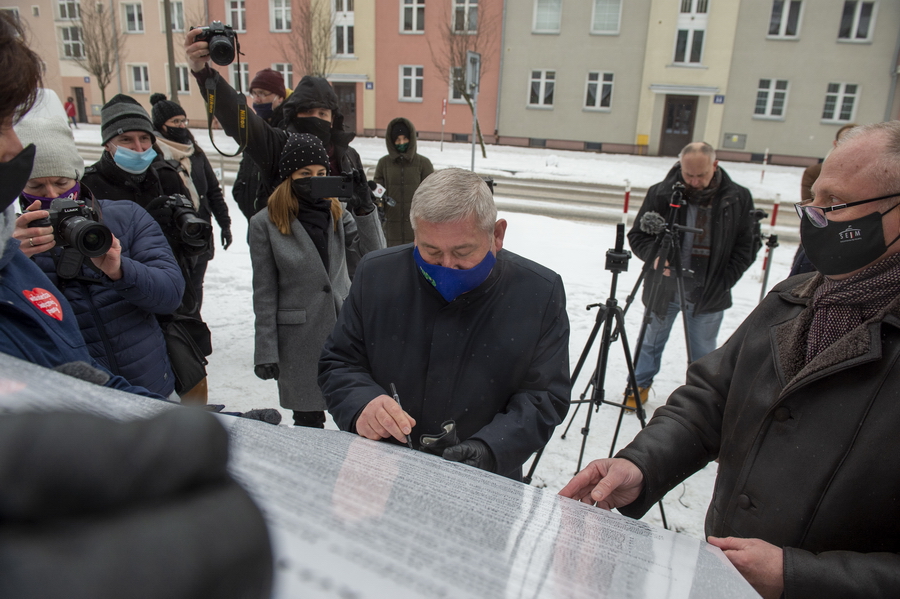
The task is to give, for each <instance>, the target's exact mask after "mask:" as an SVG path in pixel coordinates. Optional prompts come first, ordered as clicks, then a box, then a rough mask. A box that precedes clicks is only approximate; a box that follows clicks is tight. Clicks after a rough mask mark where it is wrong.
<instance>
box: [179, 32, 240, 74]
mask: <svg viewBox="0 0 900 599" xmlns="http://www.w3.org/2000/svg"><path fill="white" fill-rule="evenodd" d="M191 29H199V30H200V34H199V35H197V37H195V38H194V41H195V42H206V43H208V44H209V57H210V58H211V59H212V61H213V62H214V63H216V64H217V65H219V66H222V67H226V66H228V65H230V64H231V63H233V62H234V57H235V48H238V51H240V45H239V44H238V41H237V34H236V33H235V32H234V29H232V28H231V25H223V24H222V22H221V21H213V22H212V24H211V25H209V26H208V27H191Z"/></svg>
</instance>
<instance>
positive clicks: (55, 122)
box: [15, 112, 84, 180]
mask: <svg viewBox="0 0 900 599" xmlns="http://www.w3.org/2000/svg"><path fill="white" fill-rule="evenodd" d="M15 131H16V135H18V136H19V139H20V140H22V145H24V146H27V145H28V144H34V146H35V155H34V166H33V167H32V168H31V177H29V178H30V179H39V178H41V177H69V178H70V179H78V180H80V179H81V175H82V174H84V160H83V159H82V158H81V156H80V155H79V154H78V148H76V147H75V138H74V137H72V130H71V129H69V124H68V123H67V122H66V121H65V119H63V118H62V116H60V115H56V114H53V115H51V114H48V113H42V114H41V116H36V115H35V114H34V113H33V112H31V113H28V114H26V115H25V116H24V117H22V120H20V121H19V122H18V123H17V124H16V126H15Z"/></svg>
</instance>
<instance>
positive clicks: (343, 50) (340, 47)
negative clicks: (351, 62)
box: [331, 0, 356, 58]
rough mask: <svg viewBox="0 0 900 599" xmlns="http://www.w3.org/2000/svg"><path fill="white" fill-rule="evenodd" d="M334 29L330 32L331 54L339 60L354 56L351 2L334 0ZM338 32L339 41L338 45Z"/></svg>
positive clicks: (354, 43) (354, 45)
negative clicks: (339, 32)
mask: <svg viewBox="0 0 900 599" xmlns="http://www.w3.org/2000/svg"><path fill="white" fill-rule="evenodd" d="M332 8H333V9H334V28H333V29H332V31H331V53H332V55H333V56H336V57H340V58H350V57H353V56H355V55H356V39H355V35H354V34H355V31H354V13H353V0H334V4H332ZM338 31H341V36H340V37H341V41H342V42H343V44H340V43H338Z"/></svg>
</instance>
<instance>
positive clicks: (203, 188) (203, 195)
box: [191, 144, 231, 254]
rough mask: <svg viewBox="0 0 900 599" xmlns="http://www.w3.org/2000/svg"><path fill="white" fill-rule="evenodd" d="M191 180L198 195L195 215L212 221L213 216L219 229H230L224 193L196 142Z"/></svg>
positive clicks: (213, 244)
mask: <svg viewBox="0 0 900 599" xmlns="http://www.w3.org/2000/svg"><path fill="white" fill-rule="evenodd" d="M191 181H193V183H194V188H195V189H196V190H197V194H198V195H199V196H200V209H199V210H197V216H199V217H200V218H202V219H203V220H205V221H207V222H212V217H213V216H215V218H216V224H218V225H219V228H220V229H230V228H231V216H230V215H229V214H228V205H227V204H225V194H223V193H222V187H221V186H220V185H219V179H218V178H217V177H216V173H215V171H214V170H213V168H212V165H211V164H210V163H209V159H208V158H207V157H206V154H205V153H204V152H203V150H201V149H200V147H199V146H197V145H196V144H194V154H193V155H192V156H191ZM215 238H216V236H215V235H213V243H211V244H210V254H212V248H213V247H214V246H215Z"/></svg>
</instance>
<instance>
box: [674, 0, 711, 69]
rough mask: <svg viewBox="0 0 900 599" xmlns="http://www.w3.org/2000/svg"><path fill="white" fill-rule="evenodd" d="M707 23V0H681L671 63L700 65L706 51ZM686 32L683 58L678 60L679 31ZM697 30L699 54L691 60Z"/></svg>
mask: <svg viewBox="0 0 900 599" xmlns="http://www.w3.org/2000/svg"><path fill="white" fill-rule="evenodd" d="M708 25H709V0H681V7H680V10H679V13H678V24H677V27H676V31H675V47H674V48H673V49H672V64H675V65H679V66H702V65H703V56H704V54H705V53H706V44H707V37H706V31H707V28H708ZM682 31H684V32H686V34H687V35H686V41H685V48H684V57H683V58H684V59H683V60H678V40H679V38H680V37H681V32H682ZM697 32H700V35H701V36H702V37H701V42H700V56H699V57H697V60H692V59H691V58H692V57H693V54H694V44H696V41H697Z"/></svg>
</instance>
